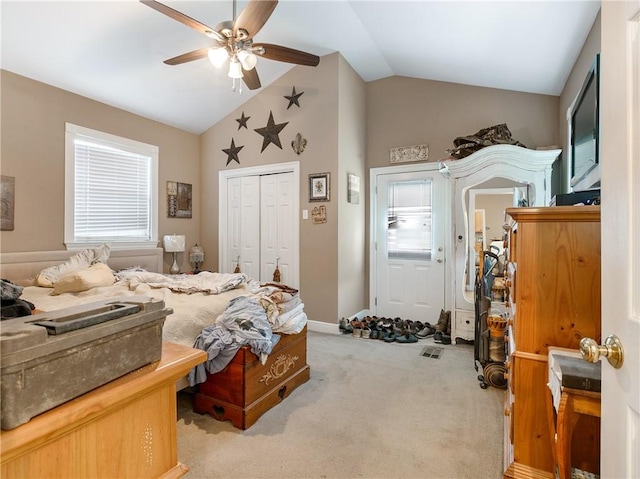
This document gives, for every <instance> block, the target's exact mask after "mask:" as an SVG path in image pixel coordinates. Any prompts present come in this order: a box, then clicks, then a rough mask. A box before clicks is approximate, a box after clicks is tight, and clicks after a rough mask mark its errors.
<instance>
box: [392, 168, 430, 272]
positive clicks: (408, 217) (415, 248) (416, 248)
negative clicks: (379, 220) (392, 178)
mask: <svg viewBox="0 0 640 479" xmlns="http://www.w3.org/2000/svg"><path fill="white" fill-rule="evenodd" d="M431 183H432V180H411V181H402V182H393V183H389V200H388V201H389V203H388V204H389V211H388V215H387V252H388V253H387V254H388V257H389V258H399V259H412V260H425V261H430V260H431V256H432V249H433V234H432V230H433V228H432V221H433V217H432V211H431V204H432V201H433V199H432V191H431V190H432V184H431Z"/></svg>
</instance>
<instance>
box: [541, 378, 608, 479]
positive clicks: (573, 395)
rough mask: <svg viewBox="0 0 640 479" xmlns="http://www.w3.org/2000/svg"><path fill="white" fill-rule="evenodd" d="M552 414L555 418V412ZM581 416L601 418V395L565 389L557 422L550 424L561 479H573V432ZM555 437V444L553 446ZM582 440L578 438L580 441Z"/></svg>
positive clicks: (556, 417)
mask: <svg viewBox="0 0 640 479" xmlns="http://www.w3.org/2000/svg"><path fill="white" fill-rule="evenodd" d="M551 407H552V408H553V406H551ZM551 413H552V416H551V418H553V411H551ZM581 415H586V416H592V417H596V418H599V417H600V393H599V392H593V391H583V390H581V389H571V388H563V389H562V394H561V396H560V406H559V407H558V413H557V414H556V415H555V421H554V420H553V419H552V420H551V422H550V423H549V427H550V428H551V434H552V436H551V437H552V446H554V447H555V454H554V459H555V461H556V463H557V465H558V477H559V479H571V463H572V453H571V450H572V445H573V432H574V430H575V428H576V425H577V423H578V420H579V419H580V416H581ZM554 436H555V438H556V439H555V444H553V437H554ZM580 439H581V438H576V440H578V441H579V440H580Z"/></svg>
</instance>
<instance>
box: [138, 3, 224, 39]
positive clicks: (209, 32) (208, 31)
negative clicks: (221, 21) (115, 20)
mask: <svg viewBox="0 0 640 479" xmlns="http://www.w3.org/2000/svg"><path fill="white" fill-rule="evenodd" d="M140 2H141V3H144V4H145V5H146V6H148V7H151V8H153V9H154V10H156V11H158V12H160V13H163V14H165V15H166V16H168V17H170V18H173V19H174V20H176V21H178V22H180V23H183V24H185V25H186V26H188V27H189V28H193V29H194V30H196V31H198V32H200V33H204V34H205V35H206V36H208V37H210V38H213V39H214V40H217V41H218V42H223V43H225V42H226V39H225V38H224V37H223V36H222V35H220V34H219V33H218V32H216V31H215V30H214V29H213V28H211V27H208V26H207V25H205V24H204V23H200V22H199V21H198V20H194V19H193V18H191V17H188V16H187V15H185V14H184V13H181V12H179V11H178V10H174V9H173V8H171V7H167V6H166V5H164V4H162V3H160V2H156V1H155V0H140Z"/></svg>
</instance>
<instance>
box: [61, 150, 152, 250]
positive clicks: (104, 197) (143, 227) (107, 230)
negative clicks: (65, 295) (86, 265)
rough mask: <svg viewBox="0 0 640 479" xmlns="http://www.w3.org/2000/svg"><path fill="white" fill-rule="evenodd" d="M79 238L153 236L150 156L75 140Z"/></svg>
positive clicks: (110, 238)
mask: <svg viewBox="0 0 640 479" xmlns="http://www.w3.org/2000/svg"><path fill="white" fill-rule="evenodd" d="M75 149H76V174H75V188H76V195H75V224H74V236H75V238H76V241H91V242H93V241H109V240H113V239H114V238H117V239H119V240H124V241H140V240H142V241H146V240H149V239H151V231H150V226H151V225H150V221H149V217H150V215H151V204H150V199H151V198H150V188H149V181H150V167H151V158H150V157H148V156H143V155H138V154H132V153H128V152H126V151H122V150H117V149H115V148H108V147H105V146H102V145H98V144H95V143H89V142H86V141H82V140H76V141H75Z"/></svg>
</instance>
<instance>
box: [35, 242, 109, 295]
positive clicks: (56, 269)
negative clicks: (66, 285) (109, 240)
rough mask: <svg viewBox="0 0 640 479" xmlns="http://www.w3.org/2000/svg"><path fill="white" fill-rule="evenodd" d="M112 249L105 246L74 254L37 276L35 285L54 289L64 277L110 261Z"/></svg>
mask: <svg viewBox="0 0 640 479" xmlns="http://www.w3.org/2000/svg"><path fill="white" fill-rule="evenodd" d="M110 252H111V248H109V245H108V244H103V245H102V246H98V247H97V248H93V249H86V250H84V251H81V252H79V253H77V254H74V255H73V256H72V257H71V258H69V259H68V260H67V261H65V262H64V263H61V264H58V265H56V266H50V267H48V268H45V269H43V270H42V271H40V273H39V274H38V276H36V279H35V282H34V284H35V285H36V286H43V287H45V288H53V285H54V284H55V283H56V282H57V281H58V280H60V279H61V278H62V277H63V276H66V275H68V274H69V273H73V272H75V271H79V270H81V269H84V268H87V267H89V266H91V265H92V264H95V263H106V262H107V260H108V259H109V253H110Z"/></svg>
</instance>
